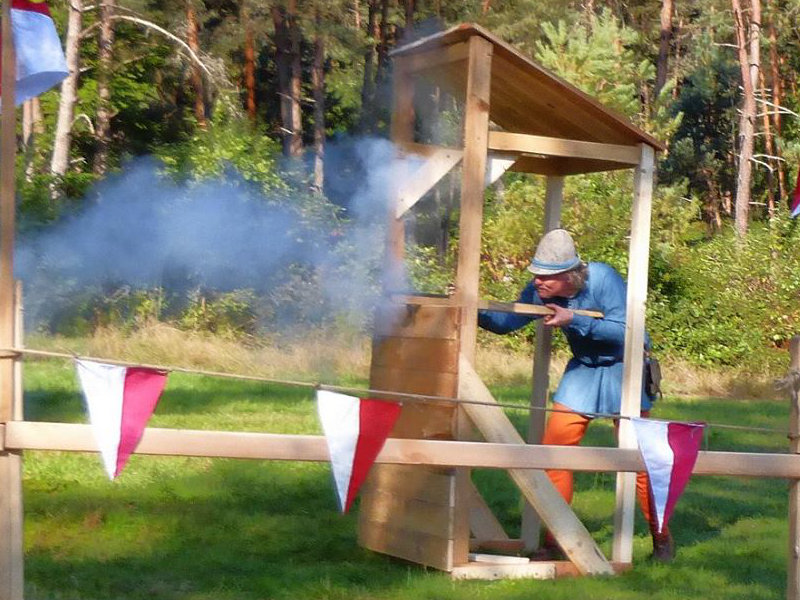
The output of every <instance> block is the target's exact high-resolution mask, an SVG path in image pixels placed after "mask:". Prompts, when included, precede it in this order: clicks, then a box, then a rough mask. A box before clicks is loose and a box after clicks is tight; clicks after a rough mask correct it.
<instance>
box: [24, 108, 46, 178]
mask: <svg viewBox="0 0 800 600" xmlns="http://www.w3.org/2000/svg"><path fill="white" fill-rule="evenodd" d="M43 131H44V128H43V127H42V107H41V104H40V103H39V98H38V97H37V98H31V99H30V100H26V101H25V102H24V103H23V104H22V146H23V148H24V150H25V181H27V182H30V181H31V179H32V178H33V173H34V169H35V167H36V165H35V158H36V138H37V137H38V136H39V135H41V134H42V133H43Z"/></svg>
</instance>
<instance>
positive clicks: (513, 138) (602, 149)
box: [489, 131, 641, 166]
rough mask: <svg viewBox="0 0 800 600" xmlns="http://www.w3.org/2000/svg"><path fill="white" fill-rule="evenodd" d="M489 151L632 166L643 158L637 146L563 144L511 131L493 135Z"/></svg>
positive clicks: (585, 143)
mask: <svg viewBox="0 0 800 600" xmlns="http://www.w3.org/2000/svg"><path fill="white" fill-rule="evenodd" d="M489 149H490V150H499V151H503V152H519V153H521V154H532V155H539V156H560V157H566V158H589V159H594V160H602V161H605V162H616V163H622V164H625V165H631V166H633V165H638V164H639V158H640V155H641V151H640V150H639V147H638V146H620V145H618V144H600V143H598V142H583V141H579V140H564V139H560V138H551V137H545V136H542V135H528V134H525V133H511V132H508V131H490V132H489Z"/></svg>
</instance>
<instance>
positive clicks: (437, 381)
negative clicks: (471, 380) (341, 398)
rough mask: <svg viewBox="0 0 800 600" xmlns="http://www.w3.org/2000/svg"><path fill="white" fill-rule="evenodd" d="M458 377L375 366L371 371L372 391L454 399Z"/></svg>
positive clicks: (450, 374) (449, 374) (448, 374)
mask: <svg viewBox="0 0 800 600" xmlns="http://www.w3.org/2000/svg"><path fill="white" fill-rule="evenodd" d="M456 384H457V377H456V376H455V375H454V374H452V373H436V372H434V371H413V370H411V369H399V368H398V369H393V368H389V367H381V366H377V365H373V366H372V368H371V369H370V389H373V390H386V391H395V392H406V393H409V394H427V395H430V396H438V397H442V398H454V397H455V395H456V393H455V390H456Z"/></svg>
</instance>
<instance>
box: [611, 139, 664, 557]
mask: <svg viewBox="0 0 800 600" xmlns="http://www.w3.org/2000/svg"><path fill="white" fill-rule="evenodd" d="M639 147H640V149H641V153H642V155H641V156H642V157H641V161H640V162H639V166H637V167H636V171H635V174H634V185H633V210H632V215H631V242H630V249H629V255H628V298H627V304H626V311H627V315H626V323H625V358H624V360H625V365H624V369H623V373H622V407H621V411H620V414H621V415H624V416H629V417H637V416H639V414H640V410H641V398H642V369H643V366H644V321H645V303H646V301H647V268H648V265H649V262H650V210H651V206H652V200H653V169H654V165H655V152H654V150H653V148H652V147H651V146H648V145H646V144H640V146H639ZM618 443H619V447H620V448H635V447H636V438H635V435H634V432H633V425H632V424H631V422H630V420H628V419H621V420H620V424H619V442H618ZM635 509H636V473H617V500H616V510H615V512H614V542H613V551H612V560H613V561H615V562H621V563H630V562H631V561H632V560H633V516H634V511H635Z"/></svg>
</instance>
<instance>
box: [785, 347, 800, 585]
mask: <svg viewBox="0 0 800 600" xmlns="http://www.w3.org/2000/svg"><path fill="white" fill-rule="evenodd" d="M789 355H790V361H789V378H788V382H789V386H790V387H789V392H790V394H791V395H790V398H791V401H790V404H789V415H790V417H789V419H790V421H789V432H790V440H791V443H790V448H791V451H792V452H793V453H794V454H800V406H799V405H798V403H799V402H800V400H798V394H800V336H798V335H796V336H794V337H793V338H792V341H791V344H790V346H789ZM787 574H788V577H787V583H786V598H787V600H798V598H800V480H797V479H793V480H791V482H790V484H789V564H788V565H787Z"/></svg>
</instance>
